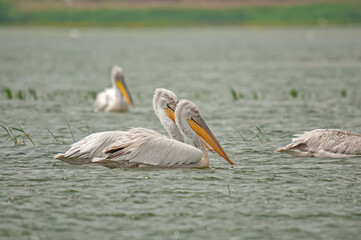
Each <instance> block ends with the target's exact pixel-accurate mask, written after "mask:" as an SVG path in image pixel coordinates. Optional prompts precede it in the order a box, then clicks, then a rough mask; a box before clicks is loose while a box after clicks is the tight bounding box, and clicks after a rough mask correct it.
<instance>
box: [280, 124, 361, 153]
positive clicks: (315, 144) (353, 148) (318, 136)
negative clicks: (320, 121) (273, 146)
mask: <svg viewBox="0 0 361 240" xmlns="http://www.w3.org/2000/svg"><path fill="white" fill-rule="evenodd" d="M294 136H295V137H294V138H292V142H291V143H290V144H289V145H287V146H286V147H284V148H280V149H278V150H277V152H287V153H290V154H292V155H296V156H305V157H310V156H316V157H344V156H350V155H361V135H359V134H355V133H350V132H346V131H342V130H338V129H316V130H313V131H309V132H304V133H302V134H296V135H294Z"/></svg>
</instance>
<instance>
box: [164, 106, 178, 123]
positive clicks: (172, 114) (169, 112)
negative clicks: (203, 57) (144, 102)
mask: <svg viewBox="0 0 361 240" xmlns="http://www.w3.org/2000/svg"><path fill="white" fill-rule="evenodd" d="M176 107H177V103H175V102H171V103H168V104H167V107H166V108H164V111H165V113H166V114H167V116H168V117H169V118H170V119H172V120H173V122H175V112H174V111H175V108H176Z"/></svg>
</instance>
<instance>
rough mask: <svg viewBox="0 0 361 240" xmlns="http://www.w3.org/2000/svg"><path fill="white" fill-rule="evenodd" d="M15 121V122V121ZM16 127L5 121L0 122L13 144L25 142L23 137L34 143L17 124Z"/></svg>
mask: <svg viewBox="0 0 361 240" xmlns="http://www.w3.org/2000/svg"><path fill="white" fill-rule="evenodd" d="M15 123H16V122H15ZM16 125H17V127H12V126H9V125H6V124H5V123H0V126H1V127H2V128H3V129H4V130H5V132H6V134H7V136H8V137H9V138H10V140H11V141H12V142H13V143H14V145H15V146H16V145H20V144H26V142H25V139H28V140H29V141H30V142H31V143H32V144H33V145H34V146H35V143H34V141H33V140H32V139H31V137H30V135H29V134H28V133H27V132H26V131H25V130H24V129H23V128H22V127H21V126H20V125H19V124H18V123H16Z"/></svg>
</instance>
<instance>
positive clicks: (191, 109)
mask: <svg viewBox="0 0 361 240" xmlns="http://www.w3.org/2000/svg"><path fill="white" fill-rule="evenodd" d="M175 119H176V123H177V125H178V126H179V128H180V129H182V130H183V132H184V133H185V134H186V132H185V131H187V130H186V129H189V127H187V126H185V127H183V126H182V125H186V124H188V125H189V126H190V128H191V129H192V130H193V131H194V132H195V133H196V134H194V133H191V134H189V136H190V135H193V136H196V137H198V136H199V137H200V139H201V140H202V139H204V141H205V142H207V143H208V144H209V145H210V146H211V147H212V148H213V149H214V150H215V151H216V152H217V153H218V154H219V155H220V156H221V157H223V158H224V159H225V160H226V161H228V162H229V163H230V164H231V165H233V162H232V161H231V160H230V159H229V157H228V156H227V154H226V152H225V151H224V150H223V148H222V146H221V144H220V143H219V142H218V140H217V138H216V137H215V136H214V135H213V133H212V131H211V130H210V129H209V127H208V126H207V124H206V123H205V121H204V120H203V118H202V117H201V115H200V113H199V110H198V108H197V106H196V105H195V104H194V103H192V102H190V101H188V100H181V101H180V102H179V103H178V105H177V109H176V111H175ZM184 120H186V121H187V123H185V121H184Z"/></svg>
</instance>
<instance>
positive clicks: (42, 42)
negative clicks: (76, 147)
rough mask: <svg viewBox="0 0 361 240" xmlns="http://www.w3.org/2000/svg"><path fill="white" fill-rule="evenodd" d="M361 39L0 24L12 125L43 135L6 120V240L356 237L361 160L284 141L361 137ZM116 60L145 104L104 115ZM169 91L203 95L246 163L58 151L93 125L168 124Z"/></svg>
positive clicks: (260, 31) (213, 157) (358, 32)
mask: <svg viewBox="0 0 361 240" xmlns="http://www.w3.org/2000/svg"><path fill="white" fill-rule="evenodd" d="M77 35H78V36H77ZM74 37H75V38H74ZM360 39H361V28H296V29H291V28H254V29H252V28H250V29H247V28H180V29H167V28H164V29H162V28H160V29H117V28H110V29H105V30H104V29H80V30H79V32H77V31H74V30H73V31H71V29H63V28H59V29H48V28H5V27H3V28H0V88H2V89H3V90H2V92H1V94H0V121H1V122H2V125H3V126H10V127H18V126H17V124H19V125H20V126H21V127H22V128H23V129H24V130H25V132H26V133H27V134H29V137H30V138H31V139H32V140H33V142H34V144H35V146H34V145H33V144H32V143H31V142H30V141H29V140H28V139H27V138H26V136H24V135H23V136H18V137H17V140H18V141H19V143H20V144H18V145H16V146H15V144H14V143H13V142H12V141H11V139H10V138H9V137H8V135H7V133H6V132H5V130H4V129H3V128H1V129H0V152H1V155H0V173H1V174H0V239H359V238H360V236H361V158H352V159H317V158H309V159H301V158H291V157H290V156H288V155H281V154H278V153H274V150H275V149H277V148H278V147H281V146H283V145H285V144H288V143H289V142H290V140H291V137H292V135H293V134H295V133H301V132H303V131H306V130H312V129H316V128H340V129H344V130H349V131H353V132H359V133H360V132H361V125H360V119H361V94H360V90H361V44H360V43H361V42H360ZM113 64H118V65H120V66H122V67H123V69H124V72H125V77H126V82H127V85H128V87H129V89H130V91H131V93H132V95H133V99H134V102H135V105H136V108H135V109H133V110H131V112H130V113H126V114H121V113H94V112H93V111H92V105H93V101H94V100H93V95H94V92H96V91H100V90H102V89H103V88H104V87H107V86H110V70H111V67H112V65H113ZM157 87H163V88H167V89H170V90H172V91H174V92H175V93H176V94H177V95H178V97H179V98H187V99H189V100H191V101H193V102H194V103H196V104H197V105H198V107H199V108H200V111H201V115H202V116H203V118H204V119H205V121H206V122H207V124H208V125H209V127H210V128H211V130H212V131H213V133H214V134H215V135H216V136H217V138H218V140H219V141H220V143H221V144H222V146H223V147H224V149H225V151H226V152H227V153H228V155H229V157H230V158H231V160H232V161H233V162H234V163H235V165H234V168H230V166H229V164H228V163H227V162H226V161H224V160H223V159H222V158H221V157H220V156H218V155H217V154H216V153H211V154H210V161H211V165H212V167H211V168H209V169H203V170H197V169H186V170H185V169H176V170H152V169H145V170H144V169H143V170H139V169H107V168H104V167H102V166H72V165H68V164H66V163H64V162H61V161H58V160H54V159H53V156H54V155H55V154H56V153H60V152H64V151H66V150H67V149H68V146H69V144H71V143H73V142H74V140H73V137H74V139H75V140H79V139H81V138H82V137H84V136H86V135H88V133H89V132H98V131H107V130H125V129H128V128H129V127H133V126H135V127H146V128H152V129H154V130H157V131H159V132H161V133H164V134H165V130H164V129H163V128H162V126H161V125H160V123H159V121H158V119H157V118H156V116H155V115H154V112H153V109H152V104H151V100H152V95H153V92H154V89H155V88H157ZM6 88H8V89H9V90H10V91H11V92H12V95H13V96H12V99H8V97H7V93H6V90H5V89H6ZM29 89H30V92H31V91H32V93H30V92H29ZM231 89H233V90H234V91H235V92H236V96H237V97H236V98H237V99H234V98H233V97H232V94H231ZM9 90H8V92H9ZM20 90H21V91H22V95H21V96H19V93H18V92H19V91H20ZM35 95H36V97H35ZM35 98H36V99H35ZM13 133H14V135H15V136H17V135H21V134H22V133H19V131H17V130H16V129H13ZM52 135H54V136H52ZM23 141H25V144H21V142H23ZM219 168H226V169H224V170H223V169H219ZM227 168H228V169H227Z"/></svg>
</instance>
